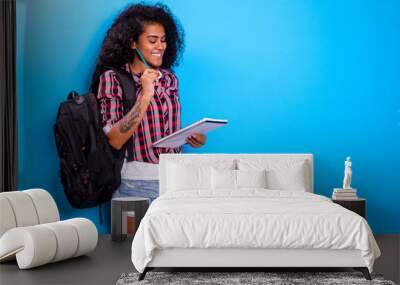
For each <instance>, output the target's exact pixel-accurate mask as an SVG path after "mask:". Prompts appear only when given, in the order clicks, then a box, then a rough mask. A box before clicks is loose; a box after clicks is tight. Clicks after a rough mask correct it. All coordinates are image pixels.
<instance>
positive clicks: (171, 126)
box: [97, 64, 182, 163]
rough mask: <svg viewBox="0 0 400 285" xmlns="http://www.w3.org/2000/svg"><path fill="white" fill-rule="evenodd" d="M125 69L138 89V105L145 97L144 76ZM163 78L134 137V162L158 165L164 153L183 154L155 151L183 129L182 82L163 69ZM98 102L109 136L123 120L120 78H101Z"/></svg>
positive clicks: (174, 150)
mask: <svg viewBox="0 0 400 285" xmlns="http://www.w3.org/2000/svg"><path fill="white" fill-rule="evenodd" d="M124 68H125V69H126V70H127V71H128V72H129V73H131V74H132V76H133V79H134V82H135V85H136V102H138V101H139V100H140V99H141V97H142V85H141V82H140V76H141V73H140V74H135V73H132V72H131V70H130V68H129V64H126V65H125V66H124ZM160 71H161V73H162V77H161V78H160V80H159V84H158V85H157V86H156V87H155V91H154V96H153V98H152V99H151V101H150V104H149V106H148V107H147V110H146V112H145V113H144V116H143V119H142V121H141V122H140V124H139V126H138V129H137V130H136V131H135V133H134V134H133V136H132V140H133V160H134V161H141V162H148V163H158V162H159V156H160V154H161V153H180V152H181V149H182V147H178V148H157V147H156V148H153V147H152V144H153V143H154V142H156V141H157V140H159V139H161V138H163V137H165V136H167V135H169V134H171V133H174V132H176V131H178V130H179V129H180V128H181V118H180V117H181V106H180V103H179V96H178V79H177V77H176V76H175V74H174V73H172V72H171V71H169V70H167V69H160ZM97 100H98V102H99V104H100V113H101V115H102V122H103V130H104V131H105V132H106V133H108V132H109V131H110V129H111V128H112V126H113V125H114V124H115V123H117V122H118V121H119V120H120V119H121V118H122V117H123V104H122V88H121V86H120V84H119V82H118V79H117V77H116V74H115V72H114V71H112V70H107V71H106V72H104V73H103V74H102V75H101V76H100V82H99V88H98V92H97Z"/></svg>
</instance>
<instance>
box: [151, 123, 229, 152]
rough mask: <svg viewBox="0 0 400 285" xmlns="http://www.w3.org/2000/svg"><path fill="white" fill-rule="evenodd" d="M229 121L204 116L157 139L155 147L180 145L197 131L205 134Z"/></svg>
mask: <svg viewBox="0 0 400 285" xmlns="http://www.w3.org/2000/svg"><path fill="white" fill-rule="evenodd" d="M227 123H228V120H218V119H210V118H203V119H201V120H200V121H197V122H195V123H193V124H191V125H189V126H187V127H186V128H183V129H180V130H179V131H177V132H175V133H173V134H170V135H168V136H166V137H164V138H162V139H160V140H158V141H156V142H155V143H153V147H168V148H175V147H179V146H181V145H184V144H185V143H186V138H187V137H188V136H190V135H193V134H197V133H201V134H205V133H207V132H210V131H212V130H215V129H217V128H219V127H222V126H224V125H226V124H227Z"/></svg>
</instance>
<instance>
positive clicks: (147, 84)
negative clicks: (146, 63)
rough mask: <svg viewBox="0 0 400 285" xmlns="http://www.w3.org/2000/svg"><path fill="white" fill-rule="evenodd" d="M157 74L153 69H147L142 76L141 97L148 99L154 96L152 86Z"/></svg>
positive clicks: (155, 81)
mask: <svg viewBox="0 0 400 285" xmlns="http://www.w3.org/2000/svg"><path fill="white" fill-rule="evenodd" d="M158 77H159V72H158V71H157V70H155V69H151V68H147V69H146V70H145V71H144V72H143V74H142V76H141V77H140V82H141V83H142V88H143V95H144V96H149V97H150V98H151V97H152V96H153V95H154V86H155V85H156V83H157V80H158Z"/></svg>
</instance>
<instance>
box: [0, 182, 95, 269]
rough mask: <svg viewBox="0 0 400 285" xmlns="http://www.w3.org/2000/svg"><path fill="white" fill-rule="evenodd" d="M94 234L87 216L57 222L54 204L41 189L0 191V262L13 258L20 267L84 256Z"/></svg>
mask: <svg viewBox="0 0 400 285" xmlns="http://www.w3.org/2000/svg"><path fill="white" fill-rule="evenodd" d="M97 240H98V233H97V229H96V226H95V225H94V224H93V223H92V222H91V221H90V220H88V219H84V218H75V219H69V220H65V221H60V215H59V213H58V209H57V205H56V203H55V201H54V200H53V198H52V197H51V195H50V194H49V193H48V192H47V191H45V190H43V189H30V190H25V191H13V192H3V193H0V262H2V261H8V260H12V259H15V258H16V259H17V263H18V266H19V268H20V269H28V268H32V267H36V266H40V265H43V264H46V263H51V262H57V261H60V260H64V259H67V258H71V257H77V256H80V255H84V254H86V253H88V252H90V251H92V250H94V249H95V248H96V245H97Z"/></svg>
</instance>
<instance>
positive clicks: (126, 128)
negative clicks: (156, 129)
mask: <svg viewBox="0 0 400 285" xmlns="http://www.w3.org/2000/svg"><path fill="white" fill-rule="evenodd" d="M151 97H152V95H147V94H143V97H142V98H141V99H140V100H138V101H137V102H136V103H135V105H134V106H133V107H132V109H131V110H130V111H129V112H128V114H126V115H125V117H123V118H122V119H121V120H119V121H118V122H117V123H116V124H114V126H113V127H112V128H111V130H110V131H109V132H108V133H107V137H108V142H109V143H110V145H111V146H112V147H113V148H115V149H121V148H122V146H123V145H124V144H125V143H126V141H127V140H128V139H129V138H130V137H132V136H133V134H134V133H135V131H136V130H137V128H138V126H139V124H140V122H141V121H142V119H143V116H144V113H145V112H146V110H147V107H148V106H149V103H150V100H151Z"/></svg>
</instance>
